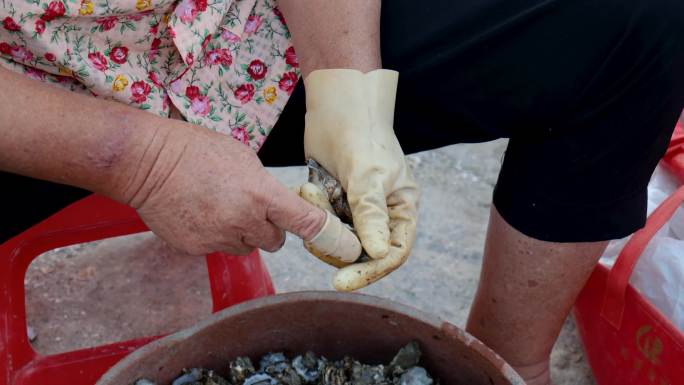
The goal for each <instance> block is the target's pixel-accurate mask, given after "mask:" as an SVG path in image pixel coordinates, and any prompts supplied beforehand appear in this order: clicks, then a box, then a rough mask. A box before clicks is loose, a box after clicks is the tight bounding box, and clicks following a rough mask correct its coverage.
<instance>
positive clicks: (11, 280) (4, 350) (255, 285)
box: [0, 195, 274, 385]
mask: <svg viewBox="0 0 684 385" xmlns="http://www.w3.org/2000/svg"><path fill="white" fill-rule="evenodd" d="M143 231H147V228H146V227H145V225H144V224H143V223H142V221H141V220H140V218H139V217H138V215H137V214H136V213H135V211H134V210H133V209H131V208H130V207H128V206H125V205H122V204H119V203H116V202H114V201H112V200H110V199H107V198H104V197H101V196H97V195H92V196H90V197H87V198H85V199H83V200H81V201H78V202H76V203H74V204H72V205H70V206H68V207H67V208H65V209H63V210H62V211H60V212H58V213H56V214H55V215H53V216H51V217H49V218H48V219H46V220H45V221H43V222H41V223H39V224H37V225H36V226H34V227H32V228H30V229H28V230H27V231H25V232H23V233H22V234H20V235H18V236H16V237H14V238H12V239H10V240H9V241H7V242H5V243H3V244H2V245H0V385H92V384H94V383H95V382H96V381H97V379H98V378H99V377H100V376H101V375H102V373H104V372H105V371H106V370H107V369H109V368H110V367H111V366H112V365H114V364H115V363H116V362H117V361H119V360H120V359H121V358H123V357H124V356H125V355H126V354H128V353H130V352H131V351H133V350H135V349H137V348H138V347H140V346H142V345H144V344H146V343H148V342H150V341H152V340H154V339H156V338H158V337H160V336H153V337H145V338H140V339H136V340H131V341H125V342H119V343H114V344H110V345H105V346H98V347H93V348H88V349H83V350H78V351H72V352H66V353H61V354H56V355H50V356H42V355H39V354H38V353H36V352H35V351H34V350H33V349H32V348H31V345H30V344H29V341H28V337H27V335H26V309H25V306H24V275H25V274H26V270H27V269H28V266H29V264H30V263H31V261H32V260H33V259H34V258H35V257H37V256H38V255H40V254H41V253H44V252H46V251H48V250H52V249H55V248H58V247H64V246H68V245H73V244H77V243H84V242H90V241H95V240H100V239H104V238H110V237H115V236H119V235H126V234H133V233H139V232H143ZM206 263H207V269H208V272H209V281H210V288H211V295H212V302H213V311H218V310H221V309H223V308H225V307H227V306H230V305H232V304H236V303H239V302H242V301H246V300H249V299H252V298H257V297H262V296H265V295H270V294H273V293H274V290H273V285H272V283H271V277H270V275H269V274H268V271H267V270H266V267H265V266H264V264H263V262H262V260H261V257H260V256H259V253H258V251H254V252H253V253H252V254H251V255H248V256H239V257H238V256H230V255H225V254H221V253H213V254H210V255H207V256H206Z"/></svg>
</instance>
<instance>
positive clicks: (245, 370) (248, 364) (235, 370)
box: [228, 357, 256, 384]
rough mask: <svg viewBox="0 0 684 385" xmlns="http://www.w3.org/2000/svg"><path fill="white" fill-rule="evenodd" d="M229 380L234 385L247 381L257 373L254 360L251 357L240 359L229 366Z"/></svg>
mask: <svg viewBox="0 0 684 385" xmlns="http://www.w3.org/2000/svg"><path fill="white" fill-rule="evenodd" d="M228 368H229V374H228V378H229V379H230V382H232V383H233V384H241V383H243V382H244V381H245V379H246V378H247V377H249V376H251V375H252V374H254V373H255V372H256V370H254V365H252V360H250V359H249V357H238V358H236V359H235V360H233V361H231V362H230V364H229V365H228Z"/></svg>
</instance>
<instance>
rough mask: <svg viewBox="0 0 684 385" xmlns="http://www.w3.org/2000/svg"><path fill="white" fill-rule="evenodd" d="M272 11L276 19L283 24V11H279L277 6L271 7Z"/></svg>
mask: <svg viewBox="0 0 684 385" xmlns="http://www.w3.org/2000/svg"><path fill="white" fill-rule="evenodd" d="M273 13H274V14H275V15H276V16H277V17H278V20H280V22H281V23H283V25H285V17H284V16H283V13H282V12H280V9H278V7H275V8H273Z"/></svg>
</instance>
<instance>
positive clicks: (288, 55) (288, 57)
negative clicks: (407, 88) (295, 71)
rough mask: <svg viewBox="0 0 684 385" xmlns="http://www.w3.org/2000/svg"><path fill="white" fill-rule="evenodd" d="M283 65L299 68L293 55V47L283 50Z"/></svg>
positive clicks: (295, 56) (294, 54)
mask: <svg viewBox="0 0 684 385" xmlns="http://www.w3.org/2000/svg"><path fill="white" fill-rule="evenodd" d="M285 63H287V64H289V65H290V66H292V67H299V61H298V60H297V54H296V53H295V50H294V47H290V48H288V49H286V50H285Z"/></svg>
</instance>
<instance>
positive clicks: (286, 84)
mask: <svg viewBox="0 0 684 385" xmlns="http://www.w3.org/2000/svg"><path fill="white" fill-rule="evenodd" d="M296 85H297V74H296V73H294V72H286V73H284V74H283V77H281V78H280V80H279V81H278V88H280V89H281V90H283V91H285V92H287V93H288V94H291V93H292V91H294V88H295V86H296Z"/></svg>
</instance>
